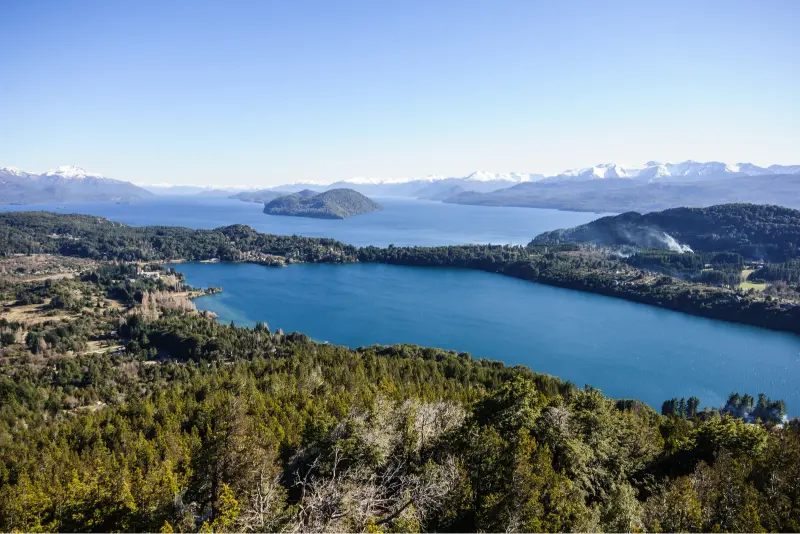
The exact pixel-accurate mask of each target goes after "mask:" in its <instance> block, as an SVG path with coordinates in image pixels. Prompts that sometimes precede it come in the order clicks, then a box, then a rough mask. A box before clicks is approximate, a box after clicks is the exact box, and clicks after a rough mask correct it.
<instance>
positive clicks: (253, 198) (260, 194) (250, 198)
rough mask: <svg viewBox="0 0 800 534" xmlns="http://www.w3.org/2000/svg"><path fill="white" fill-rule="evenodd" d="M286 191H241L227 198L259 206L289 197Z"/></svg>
mask: <svg viewBox="0 0 800 534" xmlns="http://www.w3.org/2000/svg"><path fill="white" fill-rule="evenodd" d="M290 194H291V193H288V192H286V191H273V190H272V189H260V190H258V191H242V192H241V193H236V194H235V195H231V196H229V197H228V198H233V199H236V200H241V201H243V202H258V203H259V204H265V203H267V202H270V201H272V200H275V199H276V198H279V197H285V196H286V195H290Z"/></svg>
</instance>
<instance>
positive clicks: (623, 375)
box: [176, 264, 800, 415]
mask: <svg viewBox="0 0 800 534" xmlns="http://www.w3.org/2000/svg"><path fill="white" fill-rule="evenodd" d="M176 267H177V268H178V270H179V271H181V272H183V273H184V274H185V275H186V276H187V279H188V282H189V283H191V284H193V285H195V286H199V287H208V286H221V287H222V288H223V293H221V294H218V295H212V296H206V297H202V298H200V299H198V300H197V301H196V302H197V305H198V307H199V308H201V309H206V310H211V311H214V312H215V313H217V314H218V315H219V317H220V320H221V321H224V322H229V321H234V322H235V323H236V324H238V325H253V324H254V323H255V322H256V321H266V322H267V323H268V324H269V325H270V327H271V328H272V329H276V328H282V329H283V330H284V331H287V332H288V331H301V332H304V333H306V334H308V335H310V336H311V337H312V338H314V339H316V340H318V341H329V342H331V343H337V344H343V345H349V346H351V347H356V346H360V345H370V344H374V343H380V344H393V343H413V344H418V345H424V346H432V347H443V348H447V349H454V350H458V351H465V352H469V353H471V354H472V355H473V356H476V357H482V358H490V359H496V360H502V361H503V362H505V363H507V364H511V365H513V364H524V365H527V366H529V367H530V368H531V369H533V370H534V371H538V372H544V373H549V374H553V375H557V376H560V377H561V378H563V379H566V380H571V381H572V382H574V383H576V384H578V385H579V386H582V385H584V384H591V385H592V386H595V387H598V388H600V389H602V390H603V391H604V392H605V393H606V394H607V395H610V396H612V397H617V398H620V397H633V398H637V399H641V400H644V401H645V402H647V403H649V404H650V405H652V406H654V407H657V408H660V406H661V402H662V401H663V400H665V399H667V398H671V397H675V396H678V397H681V396H686V397H688V396H690V395H696V396H698V397H699V398H700V399H701V401H702V402H703V405H704V406H719V405H722V404H724V400H725V399H726V398H727V396H728V394H729V393H731V392H732V391H739V392H741V393H744V392H748V393H750V394H751V395H755V394H757V393H760V392H764V393H767V394H768V395H770V396H771V397H773V398H782V399H785V400H786V402H787V403H788V407H789V412H790V413H791V414H795V415H796V414H798V413H800V392H799V391H800V388H798V385H800V380H799V379H798V377H800V336H795V335H791V334H785V333H780V332H772V331H769V330H764V329H759V328H755V327H748V326H743V325H736V324H732V323H726V322H722V321H713V320H710V319H703V318H699V317H692V316H689V315H684V314H681V313H677V312H671V311H668V310H662V309H658V308H655V307H650V306H645V305H641V304H636V303H632V302H626V301H623V300H619V299H613V298H609V297H603V296H600V295H592V294H588V293H581V292H577V291H570V290H567V289H561V288H554V287H549V286H545V285H539V284H534V283H531V282H526V281H523V280H517V279H513V278H507V277H503V276H500V275H495V274H490V273H483V272H479V271H469V270H458V269H429V268H413V267H398V266H390V265H377V264H356V265H293V266H290V267H286V268H269V267H262V266H259V265H247V264H180V265H177V266H176Z"/></svg>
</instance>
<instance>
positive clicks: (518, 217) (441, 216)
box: [0, 197, 600, 247]
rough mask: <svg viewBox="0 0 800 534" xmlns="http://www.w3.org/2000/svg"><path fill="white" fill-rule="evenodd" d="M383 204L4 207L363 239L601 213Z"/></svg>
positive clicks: (528, 227)
mask: <svg viewBox="0 0 800 534" xmlns="http://www.w3.org/2000/svg"><path fill="white" fill-rule="evenodd" d="M376 200H377V201H378V202H380V204H381V205H382V206H383V207H384V209H383V210H382V211H378V212H375V213H367V214H364V215H358V216H356V217H351V218H349V219H345V220H326V219H310V218H304V217H281V216H278V215H265V214H264V213H262V212H263V209H264V206H263V204H255V203H252V202H241V201H239V200H230V199H215V198H204V197H155V198H152V199H149V200H146V201H137V202H133V203H131V204H115V203H113V202H71V203H68V204H32V205H25V206H9V205H0V211H28V210H46V211H55V212H58V213H85V214H89V215H98V216H100V217H106V218H109V219H111V220H112V221H118V222H123V223H126V224H130V225H133V226H146V225H164V226H185V227H188V228H218V227H220V226H226V225H229V224H247V225H249V226H252V227H253V228H255V229H256V230H258V231H259V232H266V233H272V234H278V235H302V236H307V237H332V238H334V239H338V240H339V241H342V242H344V243H347V244H350V245H357V246H365V245H375V246H384V247H385V246H387V245H389V244H395V245H398V246H401V245H420V246H423V245H462V244H466V243H494V244H509V243H511V244H515V245H518V244H525V243H528V242H529V241H530V240H531V239H533V238H534V237H536V236H537V235H539V234H540V233H542V232H546V231H548V230H554V229H556V228H567V227H571V226H576V225H579V224H584V223H587V222H589V221H592V220H594V219H596V218H598V217H599V216H600V215H596V214H593V213H576V212H569V211H557V210H540V209H532V208H498V207H480V206H459V205H458V204H444V203H441V202H430V201H420V200H412V199H404V198H376Z"/></svg>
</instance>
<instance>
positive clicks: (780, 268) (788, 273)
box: [750, 260, 800, 284]
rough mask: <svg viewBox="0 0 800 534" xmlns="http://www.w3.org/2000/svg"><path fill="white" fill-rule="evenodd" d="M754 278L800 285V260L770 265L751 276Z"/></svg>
mask: <svg viewBox="0 0 800 534" xmlns="http://www.w3.org/2000/svg"><path fill="white" fill-rule="evenodd" d="M750 276H751V277H752V278H756V279H759V280H769V281H778V280H781V281H784V282H791V283H794V284H800V260H792V261H787V262H784V263H768V264H766V265H764V266H763V267H761V268H759V269H758V270H757V271H755V272H753V273H752V274H751V275H750Z"/></svg>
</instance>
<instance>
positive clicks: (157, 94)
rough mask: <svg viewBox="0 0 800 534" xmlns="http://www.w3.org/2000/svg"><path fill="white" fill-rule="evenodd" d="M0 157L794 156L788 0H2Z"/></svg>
mask: <svg viewBox="0 0 800 534" xmlns="http://www.w3.org/2000/svg"><path fill="white" fill-rule="evenodd" d="M0 21H2V28H3V30H2V32H0V166H15V167H20V168H23V169H26V170H31V171H42V170H45V169H47V168H50V167H54V166H57V165H60V164H67V163H71V164H76V165H80V166H83V167H85V168H87V169H89V170H93V171H97V172H101V173H103V174H106V175H107V176H111V177H114V178H119V179H124V180H130V181H135V182H139V183H158V182H170V183H187V184H188V183H198V184H211V183H216V184H223V185H224V184H253V185H260V184H263V185H270V184H278V183H285V182H288V181H295V180H333V179H341V178H346V177H351V176H370V177H379V178H381V177H383V178H388V177H399V176H412V175H425V174H446V175H460V174H466V173H468V172H471V171H473V170H476V169H485V170H490V171H518V172H543V173H547V174H551V173H556V172H558V171H561V170H563V169H564V168H567V167H581V166H589V165H592V164H595V163H600V162H604V161H613V162H617V163H623V164H624V163H631V164H635V163H642V162H644V161H647V160H649V159H659V160H672V161H674V160H683V159H695V160H712V159H713V160H722V161H728V162H736V161H752V162H754V163H758V164H769V163H784V164H789V163H795V164H796V163H800V96H798V95H800V46H799V45H800V31H798V28H799V27H800V2H799V1H796V0H788V1H784V2H780V1H752V2H739V1H710V0H703V1H676V0H670V1H664V2H649V1H641V0H639V1H621V0H619V1H616V0H612V1H609V2H600V1H586V2H570V1H560V0H559V1H551V0H547V1H535V0H521V1H502V0H497V1H489V0H486V1H482V2H472V1H467V0H455V1H444V0H433V1H431V0H426V1H411V0H403V1H400V0H386V1H383V0H372V1H364V2H350V1H344V0H335V1H327V0H326V1H319V2H304V1H281V2H266V1H253V2H222V1H218V2H214V3H205V2H200V1H196V0H192V1H186V2H179V1H175V2H161V1H159V2H150V1H136V2H132V1H131V2H124V1H102V2H101V1H88V0H87V1H55V0H54V1H51V2H44V1H35V0H16V1H15V0H3V1H0Z"/></svg>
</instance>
